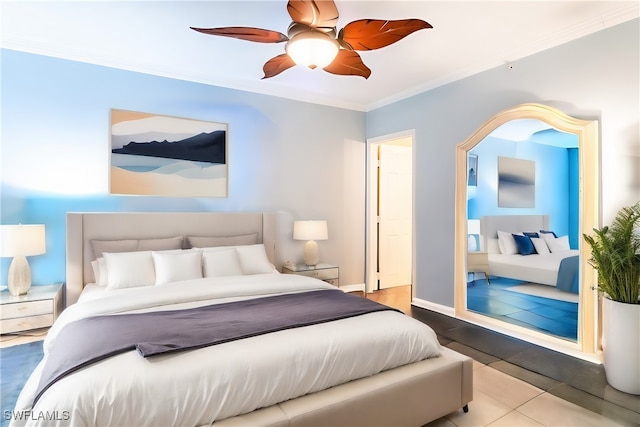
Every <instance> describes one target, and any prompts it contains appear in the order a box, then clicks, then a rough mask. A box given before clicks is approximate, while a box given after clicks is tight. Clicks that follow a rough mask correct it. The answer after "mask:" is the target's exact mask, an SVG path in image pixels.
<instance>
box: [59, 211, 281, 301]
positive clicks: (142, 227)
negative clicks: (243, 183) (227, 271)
mask: <svg viewBox="0 0 640 427" xmlns="http://www.w3.org/2000/svg"><path fill="white" fill-rule="evenodd" d="M275 228H276V220H275V214H274V213H268V212H107V213H94V212H92V213H67V260H66V266H67V271H66V278H67V279H66V280H67V282H66V301H67V305H70V304H73V303H75V302H76V301H77V300H78V297H79V296H80V293H81V292H82V289H83V288H84V286H85V285H86V284H87V283H91V282H92V281H93V270H92V268H91V261H93V260H94V259H95V256H94V253H93V248H92V245H91V240H120V239H157V238H167V237H175V236H216V237H229V236H239V235H246V234H252V233H257V234H258V242H259V243H264V245H265V249H266V252H267V256H268V258H269V260H270V261H271V262H272V263H273V264H274V265H275V260H276V255H275V239H276V230H275Z"/></svg>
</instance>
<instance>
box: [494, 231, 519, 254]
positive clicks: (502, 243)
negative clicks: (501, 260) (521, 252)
mask: <svg viewBox="0 0 640 427" xmlns="http://www.w3.org/2000/svg"><path fill="white" fill-rule="evenodd" d="M498 247H499V248H500V252H501V253H502V254H504V255H515V254H517V253H518V245H516V241H515V239H514V238H513V235H512V234H511V233H507V232H506V231H500V230H498Z"/></svg>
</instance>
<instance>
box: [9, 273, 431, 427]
mask: <svg viewBox="0 0 640 427" xmlns="http://www.w3.org/2000/svg"><path fill="white" fill-rule="evenodd" d="M317 289H335V288H334V287H333V286H331V285H328V284H326V283H324V282H322V281H319V280H316V279H312V278H308V277H304V276H297V275H281V274H263V275H252V276H234V277H220V278H206V279H198V280H190V281H184V282H176V283H171V284H167V285H161V286H149V287H141V288H129V289H122V290H117V291H108V292H96V293H93V295H92V296H91V297H87V298H83V299H81V300H80V302H78V303H77V304H74V305H72V306H70V307H69V308H67V309H66V310H65V311H64V312H63V313H62V315H61V316H60V317H59V318H58V320H57V321H56V323H55V324H54V325H53V327H52V328H51V329H50V331H49V333H48V335H47V337H46V339H45V342H44V352H45V356H44V359H43V361H42V362H40V364H39V365H38V367H37V368H36V369H35V370H34V372H33V374H32V375H31V377H30V378H29V380H28V381H27V383H26V384H25V387H24V389H23V390H22V392H21V394H20V396H19V398H18V401H17V405H16V411H18V413H22V414H23V417H24V418H25V419H23V420H22V421H18V420H15V419H14V420H13V421H12V425H23V424H24V425H73V426H97V425H113V426H115V425H117V426H134V425H135V426H141V425H183V426H198V425H207V424H211V423H212V422H213V421H215V420H220V419H224V418H227V417H232V416H235V415H239V414H243V413H247V412H251V411H253V410H255V409H258V408H261V407H267V406H270V405H273V404H276V403H279V402H282V401H285V400H288V399H292V398H295V397H298V396H302V395H305V394H308V393H313V392H316V391H320V390H323V389H326V388H329V387H332V386H334V385H338V384H341V383H344V382H347V381H350V380H354V379H358V378H362V377H366V376H370V375H373V374H376V373H378V372H381V371H384V370H387V369H391V368H394V367H397V366H401V365H404V364H408V363H412V362H416V361H419V360H423V359H426V358H429V357H436V356H438V355H439V345H438V341H437V339H436V335H435V333H434V332H433V330H431V328H429V327H428V326H426V325H425V324H423V323H421V322H419V321H417V320H415V319H412V318H411V317H409V316H406V315H403V314H401V313H398V312H395V311H383V312H377V313H370V314H366V315H363V316H357V317H353V318H349V319H344V320H339V321H334V322H328V323H323V324H319V325H314V326H306V327H303V328H296V329H290V330H285V331H280V332H275V333H271V334H267V335H262V336H257V337H253V338H248V339H242V340H238V341H233V342H228V343H225V344H220V345H215V346H211V347H206V348H202V349H198V350H190V351H184V352H178V353H174V354H169V355H161V356H154V357H151V358H148V359H145V358H143V357H141V356H140V355H139V354H138V353H137V352H136V351H129V352H126V353H123V354H120V355H117V356H114V357H111V358H109V359H106V360H103V361H101V362H98V363H95V364H93V365H91V366H89V367H87V368H84V369H81V370H79V371H77V372H75V373H73V374H71V375H69V376H67V377H65V378H64V379H62V380H60V381H58V382H56V383H55V384H53V385H52V386H51V387H50V388H49V389H48V390H47V391H46V392H45V393H44V394H43V395H42V397H41V398H40V400H38V402H37V404H36V406H35V407H33V408H31V405H32V402H33V397H34V394H35V392H36V388H37V386H38V382H39V379H40V373H41V371H42V367H43V364H44V363H45V361H46V359H47V354H48V352H49V349H50V348H51V344H52V343H53V342H54V340H55V339H56V336H57V334H58V332H59V331H60V330H61V329H62V328H64V326H65V325H66V324H67V323H69V322H72V321H74V320H77V319H81V318H84V317H88V316H93V315H97V314H110V313H125V312H127V313H130V312H142V311H154V310H166V309H178V308H190V307H196V306H202V305H206V304H215V303H223V302H230V301H237V300H241V299H248V298H255V297H259V296H265V295H273V294H279V293H290V292H304V291H310V290H317ZM78 345H82V343H81V342H78ZM20 411H23V412H20Z"/></svg>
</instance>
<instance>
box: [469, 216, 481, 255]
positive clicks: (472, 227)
mask: <svg viewBox="0 0 640 427" xmlns="http://www.w3.org/2000/svg"><path fill="white" fill-rule="evenodd" d="M467 235H468V238H469V240H468V245H469V248H468V250H469V251H471V252H476V251H478V250H479V249H480V248H479V246H480V245H479V241H478V240H477V239H478V238H479V236H480V220H479V219H470V220H468V221H467ZM476 236H478V238H476Z"/></svg>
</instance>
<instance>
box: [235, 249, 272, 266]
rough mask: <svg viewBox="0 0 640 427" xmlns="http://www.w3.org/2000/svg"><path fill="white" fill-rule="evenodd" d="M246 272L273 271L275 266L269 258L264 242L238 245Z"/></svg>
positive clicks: (241, 263) (239, 254) (241, 261)
mask: <svg viewBox="0 0 640 427" xmlns="http://www.w3.org/2000/svg"><path fill="white" fill-rule="evenodd" d="M236 250H237V251H238V257H239V258H240V265H241V266H242V272H243V273H244V274H262V273H273V271H274V267H273V265H272V264H271V263H270V262H269V259H268V258H267V252H266V251H265V249H264V244H262V243H259V244H257V245H245V246H236Z"/></svg>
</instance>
